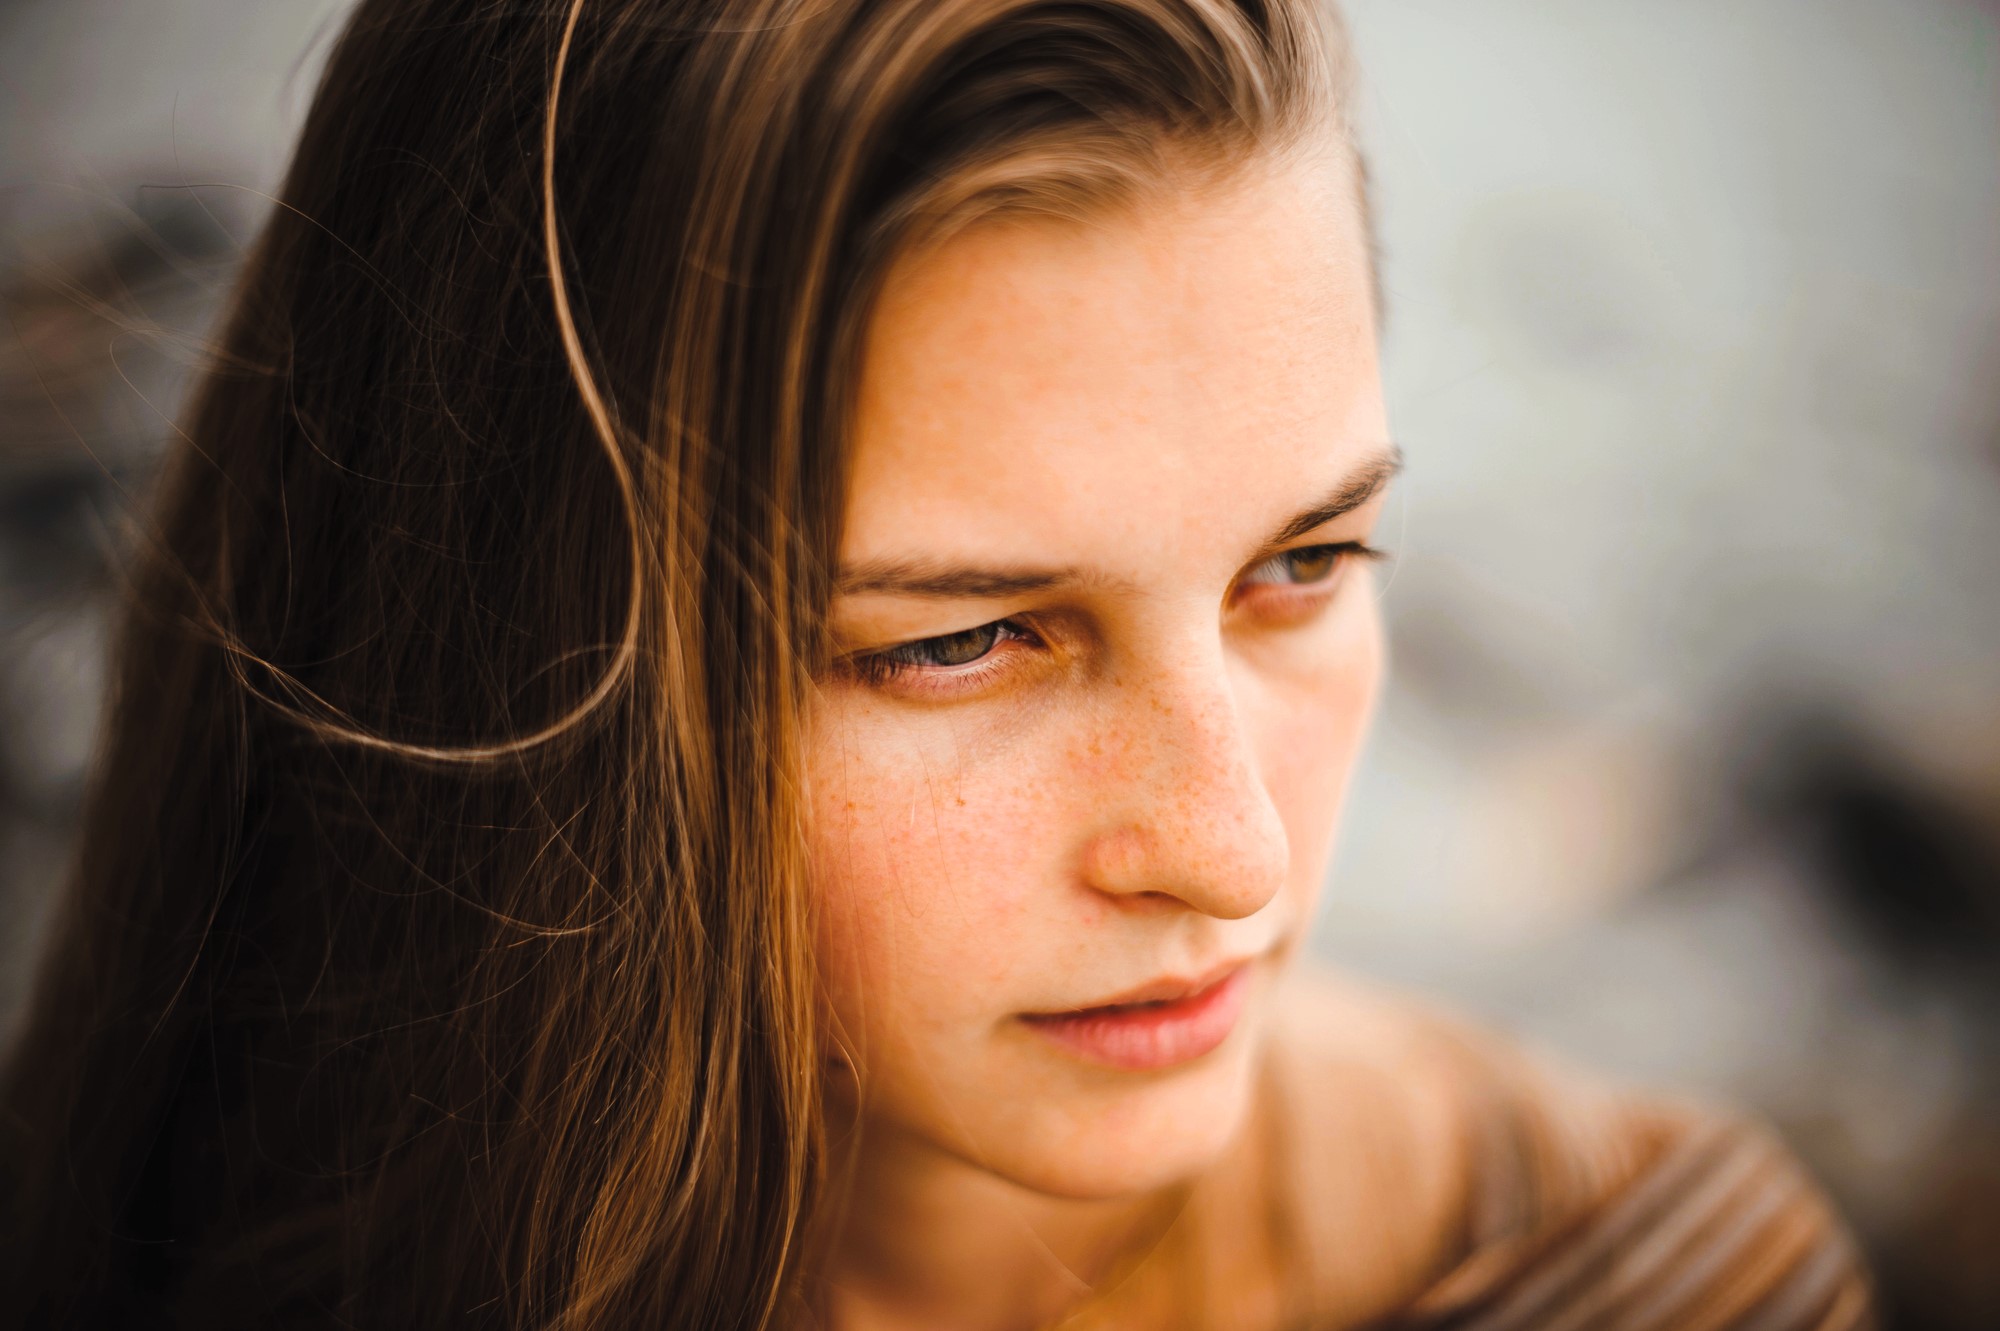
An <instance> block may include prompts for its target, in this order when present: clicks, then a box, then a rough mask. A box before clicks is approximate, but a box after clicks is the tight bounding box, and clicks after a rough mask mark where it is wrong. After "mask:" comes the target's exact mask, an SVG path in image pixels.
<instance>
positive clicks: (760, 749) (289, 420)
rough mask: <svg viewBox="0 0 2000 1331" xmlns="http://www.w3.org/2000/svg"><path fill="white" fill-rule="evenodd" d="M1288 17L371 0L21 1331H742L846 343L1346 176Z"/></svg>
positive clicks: (22, 1167)
mask: <svg viewBox="0 0 2000 1331" xmlns="http://www.w3.org/2000/svg"><path fill="white" fill-rule="evenodd" d="M1345 49H1346V48H1345V43H1344V40H1343V39H1342V37H1341V35H1340V33H1339V31H1338V29H1337V20H1336V19H1335V17H1334V15H1333V14H1332V12H1331V11H1330V9H1326V8H1322V7H1321V6H1320V5H1319V4H1317V3H1314V0H1230V2H1225V0H736V2H735V3H721V2H720V0H699V2H697V0H569V2H568V3H565V4H563V5H560V6H557V7H555V8H553V9H551V8H550V7H548V6H547V5H545V4H530V3H526V2H525V0H507V2H503V3H492V2H491V0H480V2H479V3H473V0H364V2H363V3H362V4H361V5H360V6H359V7H358V8H357V9H356V10H355V12H354V13H353V15H352V17H351V18H350V20H349V21H348V24H347V26H346V28H345V30H344V32H343V34H342V36H341V37H340V39H339V41H338V43H337V45H336V47H335V48H334V50H333V52H332V54H331V58H330V60H329V62H328V64H327V66H326V69H325V72H324V74H323V76H322V79H321V83H320V86H319V90H318V93H317V96H316V97H315V99H314V102H313V106H312V109H311V112H310V114H309V116H308V118H307V122H306V125H305V128H304V131H303V133H302V136H301V138H300V141H299V144H298V148H297V152H296V155H295V157H294V159H293V162H292V165H291V168H290V170H289V173H288V175H287V178H286V181H285V183H284V185H283V188H282V192H281V205H280V206H279V207H278V208H277V209H276V210H275V211H274V212H273V214H272V215H271V218H270V221H269V223H268V225H267V226H266V227H265V229H264V231H263V232H262V234H261V235H260V237H259V239H258V241H257V243H256V245H255V247H254V249H253V251H252V252H251V254H250V255H249V256H248V260H247V262H246V264H245V265H244V268H243V270H242V273H241V275H240V277H239V280H238V283H237V285H236V288H235V291H234V295H233V298H232V301H231V304H230V307H229V309H228V311H227V316H226V319H225V321H224V323H223V325H222V332H221V334H220V340H219V344H218V347H217V350H216V354H215V356H214V358H213V363H212V365H211V367H210V368H209V370H208V371H207V373H206V374H205V376H204V378H203V380H202V382H201V383H200V385H199V386H198V389H197V391H196V392H195V394H194V396H193V398H192V399H191V401H190V404H189V406H188V408H187V410H186V412H185V413H184V417H183V420H184V429H183V431H182V432H181V437H180V439H179V441H178V443H177V444H176V446H175V448H174V450H173V452H172V454H171V456H170V458H169V460H168V465H167V468H166V472H165V477H164V480H163V483H162V486H161V489H160V491H159V494H158V496H157V500H156V507H155V509H154V511H153V514H152V516H151V518H150V519H149V521H148V524H147V525H146V527H145V529H144V531H143V533H142V539H141V540H140V541H139V543H138V545H137V546H136V549H137V550H138V552H139V553H138V555H137V557H136V560H135V565H136V566H135V568H134V570H133V572H132V575H131V577H132V585H133V587H134V589H135V591H134V596H133V601H132V604H131V606H130V607H129V609H128V611H127V614H126V618H125V621H124V624H123V628H122V630H121V633H120V636H119V640H118V646H117V667H116V672H115V683H114V696H113V698H112V703H111V711H110V713H109V720H108V726H107V729H106V732H105V741H104V744H103V748H102V752H101V754H100V756H99V760H98V764H97V767H96V769H95V777H94V780H93V784H92V787H91V790H90V793H89V797H88V801H87V805H86V812H85V831H84V836H83V840H82V844H81V848H80V852H79V859H78V861H77V867H76V870H75V873H74V875H73V879H72V882H71V884H70V886H69V888H68V891H67V894H66V896H65V898H64V900H63V902H62V903H61V907H60V912H59V915H58V923H57V927H56V929H55V931H54V939H53V942H52V945H51V947H50V949H49V951H48V953H47V954H46V956H45V959H44V964H43V967H42V970H41V972H40V975H39V979H38V985H37V990H36V995H35V999H34V1002H33V1006H32V1008H31V1012H30V1016H29V1020H28V1023H27V1025H26V1027H25V1028H24V1030H23V1033H22V1036H21V1039H20V1041H19V1043H18V1044H17V1046H16V1047H15V1048H14V1050H13V1051H12V1054H11V1057H10V1060H9V1062H8V1064H7V1067H6V1069H5V1072H4V1078H0V1111H4V1117H0V1134H4V1139H0V1146H4V1162H0V1168H4V1173H0V1195H4V1196H5V1198H6V1200H5V1201H4V1202H0V1207H4V1208H5V1209H4V1213H0V1214H4V1219H5V1222H6V1224H7V1227H8V1231H9V1232H8V1233H7V1234H6V1235H5V1238H6V1241H7V1246H8V1251H9V1254H10V1258H11V1260H12V1262H13V1269H7V1270H0V1275H4V1277H5V1279H0V1285H4V1286H5V1287H6V1288H9V1289H10V1290H13V1291H16V1299H17V1304H16V1306H17V1308H18V1310H19V1313H20V1315H21V1316H22V1317H23V1318H24V1319H26V1320H27V1321H29V1322H40V1323H43V1324H56V1323H59V1322H60V1323H65V1324H88V1325H106V1324H149V1323H151V1322H154V1321H159V1322H163V1323H164V1322H167V1321H178V1322H184V1323H187V1324H191V1325H204V1326H234V1325H245V1326H248V1325H256V1326H259V1327H268V1326H285V1325H322V1324H339V1325H348V1324H353V1325H383V1326H398V1327H413V1328H414V1327H424V1326H433V1325H436V1326H443V1325H452V1326H462V1325H467V1324H478V1325H495V1326H522V1327H526V1326H537V1327H539V1326H548V1327H564V1328H584V1327H614V1326H616V1327H623V1326H631V1325H657V1326H690V1327H693V1326H699V1327H762V1326H766V1325H768V1324H770V1323H771V1321H772V1320H773V1318H774V1316H775V1315H776V1314H777V1312H778V1310H779V1309H780V1307H781V1306H782V1304H783V1301H784V1299H785V1298H787V1297H788V1296H791V1297H809V1294H808V1293H801V1290H802V1286H801V1285H800V1278H801V1275H802V1273H803V1272H805V1271H807V1269H808V1268H809V1266H810V1262H809V1260H808V1257H807V1255H806V1254H805V1251H804V1247H803V1236H804V1235H805V1234H806V1233H807V1230H808V1222H809V1220H810V1219H811V1217H812V1215H813V1214H814V1208H815V1206H816V1205H818V1201H819V1198H820V1195H821V1193H822V1191H823V1187H822V1182H823V1179H822V1175H823V1157H824V1153H825V1151H824V1145H823V1142H822V1137H823V1130H822V1127H821V1122H820V1118H821V1114H820V1087H821V1080H822V1077H823V1076H824V1061H825V1058H826V1054H827V1033H826V1032H825V1031H824V1030H823V1029H822V1028H821V1024H820V1017H819V997H818V993H817V989H816V980H815V978H814V974H813V968H812V956H811V938H812V930H811V905H810V901H809V899H808V896H807V865H806V862H805V856H804V850H803V846H804V839H803V834H802V827H801V822H802V817H803V814H802V805H801V801H800V797H799V791H798V781H799V770H800V768H799V763H800V757H801V752H802V736H801V726H802V720H801V718H802V716H803V706H804V700H805V698H806V696H807V694H808V691H809V689H810V684H811V680H812V678H813V675H814V672H815V670H816V669H817V668H818V666H819V664H820V662H821V659H822V655H823V653H824V651H825V644H824V629H823V619H824V610H825V604H826V600H827V597H828V595H829V577H830V568H831V566H832V557H833V552H834V550H835V549H836V547H837V544H838V537H839V521H840V510H841V505H842V500H843V495H844V488H843V487H844V474H845V473H844V451H845V449H844V442H843V441H844V432H845V430H846V428H847V421H848V417H849V414H850V410H851V395H852V390H853V385H854V381H855V379H856V377H857V373H858V364H859V362H858V358H859V355H860V346H861V335H862V332H863V330H864V328H865V325H866V321H867V319H868V316H869V309H870V304H871V301H872V297H873V295H874V293H875V291H876V290H877V289H878V288H879V285H880V283H881V281H882V278H883V275H884V273H885V272H886V270H887V267H888V265H889V263H890V262H891V261H892V260H893V258H894V257H895V256H896V255H897V254H898V253H901V252H903V251H905V250H906V249H907V248H908V247H909V246H911V245H914V244H918V243H923V242H925V241H935V240H937V239H939V238H941V237H944V236H946V235H949V234H950V233H951V231H952V230H953V229H955V228H958V227H962V226H965V225H969V224H972V223H975V222H976V221H978V220H979V219H981V218H983V217H989V216H993V215H997V214H1002V213H1012V214H1033V215H1045V216H1050V217H1059V218H1071V219H1085V218H1092V217H1098V216H1102V215H1103V214H1104V213H1105V212H1106V211H1107V210H1109V209H1112V208H1114V207H1116V206H1118V205H1121V204H1123V205H1128V206H1143V202H1144V200H1145V198H1146V197H1147V195H1148V191H1151V190H1156V189H1160V188H1164V187H1167V186H1168V185H1170V184H1172V183H1174V182H1177V181H1180V182H1184V181H1185V179H1186V176H1187V174H1188V172H1189V171H1190V170H1195V169H1207V170H1212V171H1216V172H1220V171H1223V170H1226V169H1227V168H1228V166H1229V164H1230V163H1232V162H1240V161H1241V160H1242V159H1243V158H1244V157H1245V156H1246V155H1258V154H1267V153H1273V152H1281V151H1285V150H1287V149H1289V148H1291V147H1294V146H1297V145H1298V144H1300V143H1303V142H1305V141H1307V140H1308V139H1310V138H1311V137H1312V136H1313V135H1315V134H1316V133H1319V132H1322V131H1324V132H1326V133H1330V134H1333V135H1336V136H1342V137H1344V134H1345V130H1344V126H1345V123H1346V122H1345V114H1346V113H1345V106H1344V97H1345V87H1346V83H1347V73H1346V69H1345V59H1346V57H1345Z"/></svg>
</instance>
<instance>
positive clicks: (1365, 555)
mask: <svg viewBox="0 0 2000 1331" xmlns="http://www.w3.org/2000/svg"><path fill="white" fill-rule="evenodd" d="M1307 555H1312V556H1321V557H1323V556H1327V555H1331V556H1332V557H1333V562H1332V565H1331V566H1330V567H1329V568H1328V569H1327V571H1326V573H1325V574H1323V575H1322V576H1320V577H1318V578H1316V579H1314V580H1312V581H1309V582H1297V583H1279V584H1264V583H1259V584H1252V585H1256V586H1277V587H1279V588H1281V589H1282V588H1287V587H1289V588H1292V589H1304V590H1303V592H1302V593H1301V592H1299V591H1297V590H1295V591H1294V595H1297V596H1299V597H1300V599H1318V598H1321V597H1323V596H1325V595H1327V594H1328V593H1329V592H1330V591H1331V589H1332V588H1333V586H1335V585H1336V581H1337V579H1338V578H1339V575H1340V572H1341V570H1342V569H1343V568H1345V567H1346V566H1347V564H1348V563H1350V562H1351V561H1354V560H1361V561H1364V562H1368V563H1373V562H1375V561H1377V560H1382V559H1387V558H1388V557H1389V552H1388V551H1386V550H1383V549H1379V548H1378V547H1375V546H1372V545H1369V544H1367V543H1366V542H1363V541H1338V542H1333V543H1330V544H1325V545H1306V546H1300V547H1299V548H1298V549H1296V550H1286V551H1284V552H1282V553H1280V554H1276V555H1273V556H1271V558H1269V559H1267V560H1265V561H1264V562H1263V563H1261V564H1258V565H1256V566H1254V567H1253V568H1252V569H1251V570H1250V572H1251V573H1256V572H1258V571H1260V570H1262V569H1264V568H1266V567H1268V566H1270V565H1273V564H1279V563H1281V562H1283V561H1286V560H1297V559H1300V558H1301V557H1303V556H1307ZM1246 576H1247V575H1246ZM1239 585H1242V584H1240V583H1239ZM989 633H990V634H991V635H992V645H991V646H988V647H987V648H986V649H985V650H984V651H982V652H981V653H980V654H979V655H978V656H977V657H974V658H973V659H972V660H970V661H967V662H964V663H963V664H960V665H949V664H944V665H926V664H923V663H921V662H916V661H911V660H908V659H906V658H907V656H908V655H910V654H914V653H917V652H920V651H922V650H924V649H927V648H928V649H931V650H933V651H935V650H937V649H938V648H939V646H940V645H941V644H945V643H949V642H952V641H953V640H955V639H965V638H971V637H973V636H974V635H977V634H989ZM1009 641H1017V642H1028V643H1040V642H1041V641H1042V639H1041V637H1040V635H1039V634H1037V633H1035V632H1034V630H1033V629H1031V628H1029V627H1028V626H1027V625H1025V624H1022V623H1021V622H1020V621H1019V620H1015V619H996V620H993V621H990V622H989V623H985V624H981V625H978V626H977V627H975V628H969V629H962V630H960V631H959V632H957V633H942V634H938V635H936V636H934V637H929V638H915V639H912V640H911V641H909V642H903V643H897V644H896V645H895V646H893V647H885V648H883V649H881V650H880V651H874V652H864V653H860V654H857V655H855V656H851V657H848V658H847V660H846V661H845V662H844V666H845V669H846V671H847V673H848V674H849V675H850V676H852V677H853V678H854V679H855V680H857V681H858V682H860V683H863V684H868V685H877V686H879V685H883V684H887V683H890V682H892V681H896V680H901V679H906V678H908V677H909V676H912V675H918V674H921V675H931V676H942V677H943V678H942V679H940V680H939V683H940V685H941V686H942V687H944V688H948V689H951V690H953V691H957V690H959V689H961V688H973V687H976V686H977V685H978V684H979V683H980V682H981V681H983V680H985V679H987V678H989V677H991V676H993V675H995V674H998V673H1000V672H1002V671H1004V670H1005V669H1007V667H1006V665H1005V664H1004V663H1002V662H1001V661H998V660H996V659H994V658H995V648H996V647H997V646H998V645H999V644H1000V643H1002V642H1009ZM947 681H948V682H947Z"/></svg>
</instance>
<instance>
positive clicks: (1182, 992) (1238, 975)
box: [1020, 961, 1250, 1072]
mask: <svg viewBox="0 0 2000 1331" xmlns="http://www.w3.org/2000/svg"><path fill="white" fill-rule="evenodd" d="M1249 987H1250V963H1249V962H1247V961H1239V962H1235V963H1233V964H1231V965H1229V966H1227V967H1225V968H1223V969H1222V970H1221V971H1219V972H1211V973H1210V974H1209V975H1207V976H1203V977H1201V978H1199V979H1197V980H1194V981H1188V980H1173V979H1167V980H1159V981H1155V982H1154V983H1152V984H1147V985H1141V986H1140V987H1139V988H1137V989H1132V990H1128V991H1127V992H1125V993H1123V994H1120V995H1118V996H1117V997H1116V998H1115V999H1114V1000H1112V1001H1110V1002H1106V1003H1102V1004H1098V1005H1096V1006H1093V1007H1087V1008H1078V1009H1074V1010H1071V1011H1068V1012H1030V1013H1023V1014H1022V1015H1021V1017H1020V1021H1021V1022H1022V1024H1023V1025H1025V1026H1027V1027H1028V1029H1029V1030H1031V1031H1034V1032H1035V1033H1036V1034H1037V1035H1040V1036H1042V1037H1043V1038H1045V1039H1047V1040H1049V1041H1051V1042H1052V1043H1054V1044H1055V1045H1057V1046H1058V1047H1060V1048H1061V1049H1063V1050H1064V1051H1066V1052H1068V1053H1071V1054H1074V1055H1076V1056H1078V1057H1081V1058H1083V1059H1086V1060H1087V1061H1089V1062H1092V1063H1098V1064H1102V1065H1104V1066H1106V1067H1112V1068H1122V1069H1125V1070H1128V1071H1134V1072H1139V1071H1152V1070H1156V1069H1159V1068H1168V1067H1175V1066H1178V1065H1179V1064H1182V1063H1189V1062H1192V1061H1193V1060H1195V1059H1197V1058H1200V1057H1201V1056H1202V1055H1203V1054H1206V1053H1208V1052H1210V1051H1211V1050H1213V1049H1215V1048H1216V1046H1218V1045H1220V1044H1221V1043H1222V1042H1223V1041H1224V1040H1226V1039H1228V1038H1229V1033H1230V1032H1231V1031H1232V1030H1234V1029H1235V1028H1236V1022H1237V1019H1238V1018H1239V1017H1240V1016H1241V1015H1242V1013H1243V1003H1244V1000H1245V998H1246V997H1247V996H1248V994H1249Z"/></svg>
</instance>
